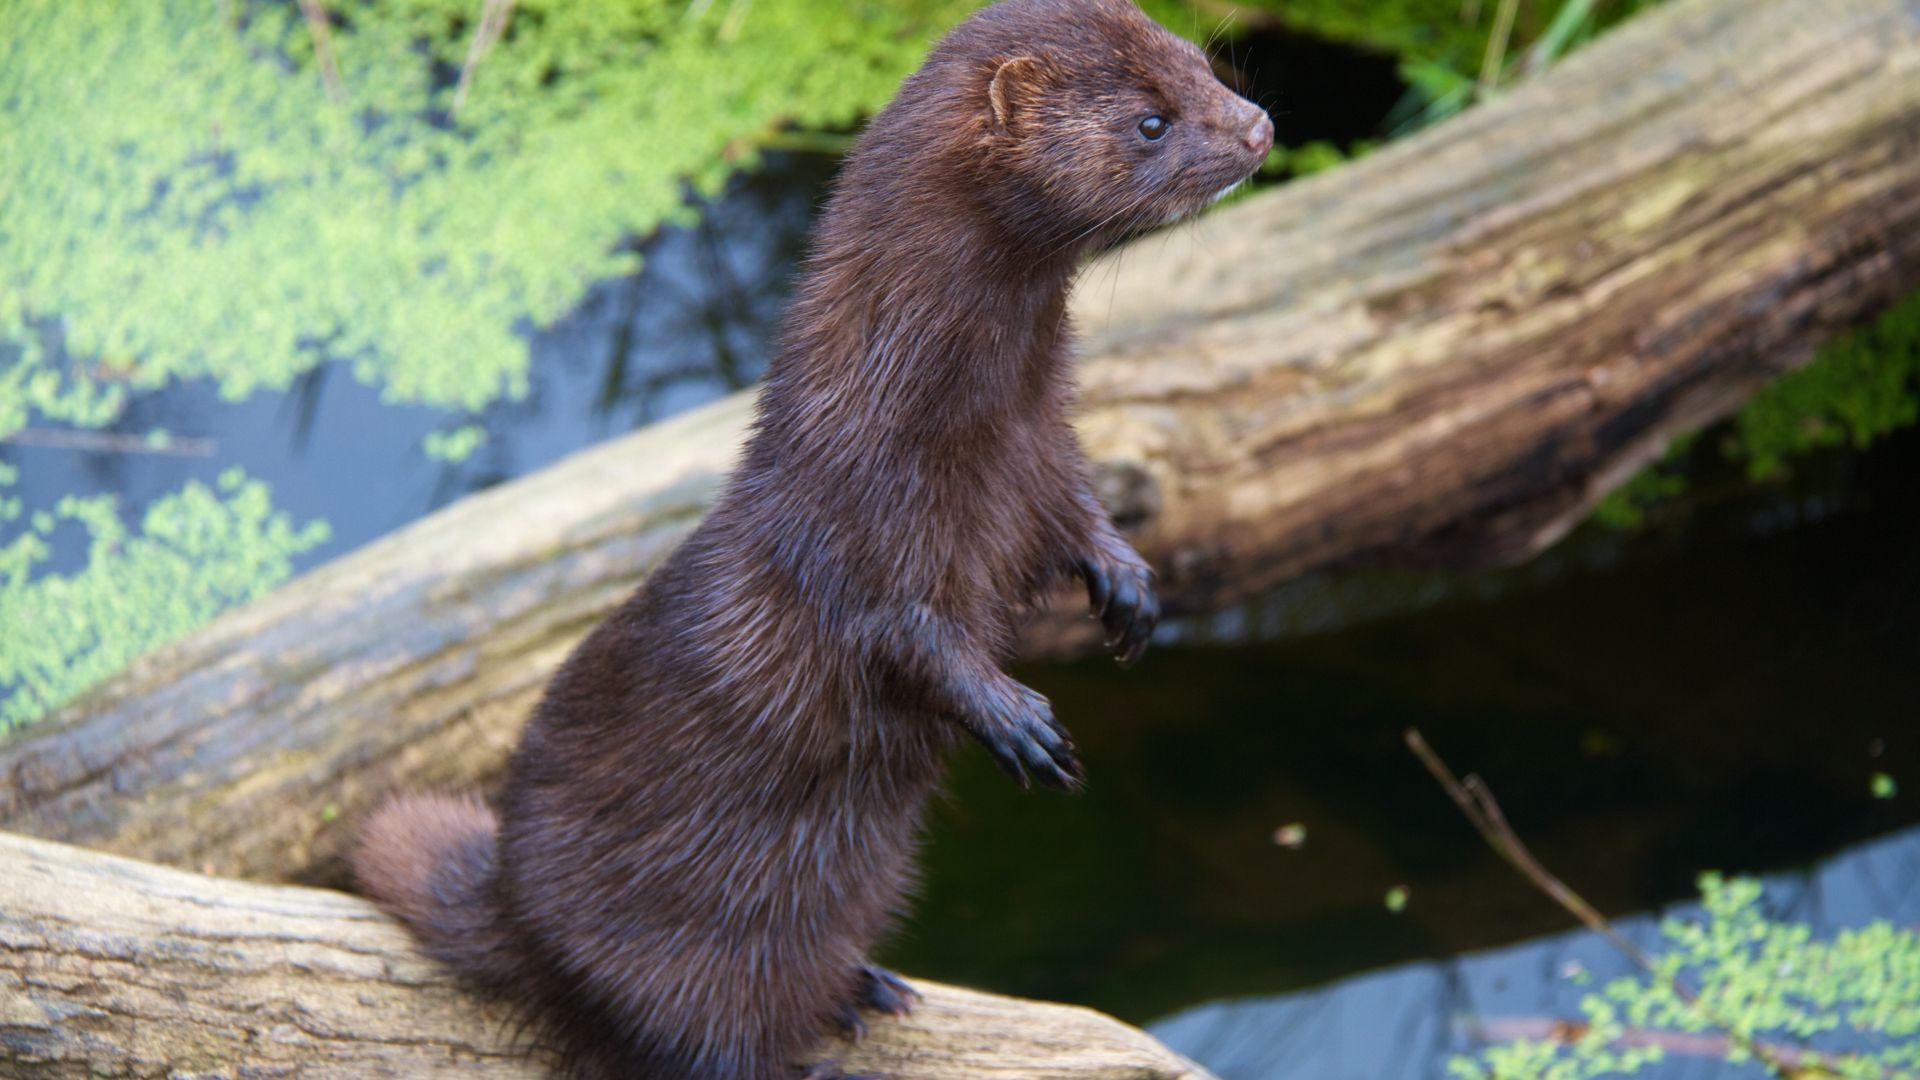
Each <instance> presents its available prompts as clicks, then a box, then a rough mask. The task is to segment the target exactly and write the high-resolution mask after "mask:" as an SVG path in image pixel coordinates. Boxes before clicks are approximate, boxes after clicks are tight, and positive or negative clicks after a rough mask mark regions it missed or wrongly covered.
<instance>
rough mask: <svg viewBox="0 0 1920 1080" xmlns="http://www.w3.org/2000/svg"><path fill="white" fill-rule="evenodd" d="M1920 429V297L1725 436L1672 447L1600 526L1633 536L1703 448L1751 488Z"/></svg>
mask: <svg viewBox="0 0 1920 1080" xmlns="http://www.w3.org/2000/svg"><path fill="white" fill-rule="evenodd" d="M1916 422H1920V293H1916V294H1914V295H1913V296H1910V297H1908V298H1907V299H1906V300H1904V301H1902V302H1901V303H1899V304H1896V305H1895V306H1894V307H1893V308H1891V309H1889V310H1888V311H1887V312H1885V313H1884V314H1882V315H1881V316H1880V317H1879V318H1878V319H1876V320H1874V321H1873V322H1871V323H1869V324H1867V325H1866V326H1863V327H1860V328H1859V329H1856V330H1854V331H1852V332H1850V333H1847V334H1844V335H1842V336H1840V337H1838V338H1836V339H1834V340H1833V341H1831V342H1829V343H1827V344H1826V345H1825V346H1823V347H1822V348H1821V349H1820V351H1819V352H1818V353H1817V354H1815V356H1814V359H1813V360H1812V361H1811V362H1810V363H1808V364H1807V365H1806V366H1805V367H1803V368H1801V369H1800V370H1798V371H1793V372H1789V373H1788V374H1786V375H1783V376H1781V377H1780V378H1778V379H1775V380H1774V381H1773V382H1771V383H1768V384H1767V385H1766V386H1765V387H1762V388H1761V390H1760V392H1759V393H1757V394H1755V395H1754V396H1753V397H1752V398H1750V399H1748V401H1747V403H1746V404H1745V405H1744V406H1742V407H1741V410H1740V411H1739V413H1737V414H1735V416H1734V418H1733V420H1732V423H1731V426H1730V429H1729V431H1728V436H1727V437H1726V438H1718V437H1716V438H1711V439H1698V438H1696V437H1695V436H1694V435H1692V434H1689V435H1686V436H1682V437H1681V438H1678V439H1675V440H1674V442H1673V445H1672V446H1671V447H1669V448H1668V451H1667V453H1666V454H1665V455H1664V456H1663V457H1662V458H1661V459H1660V460H1659V461H1658V462H1655V463H1654V464H1652V465H1649V466H1647V467H1646V468H1645V469H1642V470H1641V471H1640V472H1639V473H1637V474H1635V475H1634V477H1633V478H1632V479H1630V480H1629V481H1627V483H1625V484H1624V485H1622V486H1621V487H1619V488H1616V489H1615V490H1614V491H1612V492H1610V493H1609V494H1608V495H1607V496H1606V497H1605V498H1603V499H1602V500H1600V502H1599V503H1598V504H1596V505H1595V506H1594V509H1593V516H1594V519H1595V520H1596V521H1598V522H1599V523H1600V524H1602V525H1606V526H1609V527H1612V528H1619V529H1634V528H1638V527H1640V526H1641V525H1642V524H1644V523H1645V521H1646V518H1647V514H1648V512H1649V511H1651V510H1653V509H1654V508H1656V507H1658V506H1660V505H1662V504H1664V503H1667V502H1669V501H1671V500H1673V499H1675V498H1678V497H1679V496H1681V495H1683V494H1685V493H1686V491H1687V490H1688V474H1689V473H1690V472H1692V471H1693V469H1694V468H1695V467H1696V465H1697V464H1698V459H1697V458H1696V456H1695V455H1697V454H1700V453H1704V452H1706V450H1705V449H1704V448H1706V447H1714V448H1717V449H1716V451H1715V452H1717V453H1719V454H1721V455H1722V456H1723V457H1725V458H1726V459H1727V460H1729V461H1732V462H1735V463H1738V464H1741V465H1742V466H1743V467H1744V468H1745V471H1746V472H1747V475H1748V476H1749V477H1750V478H1751V479H1753V480H1755V481H1761V482H1765V481H1770V480H1776V479H1778V478H1780V477H1781V476H1782V475H1784V474H1785V473H1786V472H1787V471H1788V469H1789V467H1790V466H1791V464H1792V463H1793V461H1794V460H1795V459H1797V458H1802V457H1805V456H1807V455H1808V454H1811V453H1814V452H1816V451H1819V450H1824V449H1830V448H1834V447H1851V448H1853V449H1856V450H1861V449H1865V448H1867V447H1868V446H1871V445H1872V444H1873V442H1874V441H1875V440H1877V439H1880V438H1883V437H1885V436H1887V435H1891V434H1893V433H1894V432H1896V431H1900V430H1903V429H1905V428H1909V427H1912V426H1913V425H1914V424H1915V423H1916Z"/></svg>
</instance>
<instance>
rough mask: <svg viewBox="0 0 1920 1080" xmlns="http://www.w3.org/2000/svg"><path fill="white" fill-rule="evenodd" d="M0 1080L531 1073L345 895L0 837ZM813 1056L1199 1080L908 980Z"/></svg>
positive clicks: (521, 1052) (498, 1015)
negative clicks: (902, 1005)
mask: <svg viewBox="0 0 1920 1080" xmlns="http://www.w3.org/2000/svg"><path fill="white" fill-rule="evenodd" d="M0 943H4V945H5V948H0V1074H4V1075H6V1076H20V1077H25V1076H34V1077H88V1076H119V1077H156V1078H157V1077H185V1076H192V1077H198V1078H205V1080H212V1078H214V1077H240V1076H261V1077H265V1076H300V1077H310V1078H319V1077H340V1078H351V1080H369V1078H373V1077H399V1078H405V1080H416V1078H418V1080H427V1078H431V1077H440V1076H448V1077H452V1076H459V1077H498V1078H501V1080H508V1078H514V1077H525V1078H531V1077H538V1076H546V1075H548V1074H549V1072H550V1068H549V1064H550V1063H549V1062H548V1060H547V1059H545V1058H543V1057H529V1056H527V1055H526V1053H525V1046H524V1045H523V1044H516V1043H515V1042H514V1041H513V1040H514V1037H515V1036H516V1035H517V1034H518V1029H517V1027H516V1025H514V1024H513V1023H511V1021H510V1018H509V1017H508V1015H507V1013H506V1011H505V1010H504V1009H503V1008H502V1007H501V1006H500V1005H499V1004H498V1003H494V1002H485V1001H481V1000H479V999H477V998H474V997H471V996H469V995H468V994H467V993H466V992H465V991H463V990H462V989H461V988H460V987H459V986H458V985H456V984H455V983H454V982H453V981H452V980H451V979H449V978H448V977H447V976H446V975H445V974H444V973H443V971H442V969H441V968H440V967H439V965H437V964H434V963H433V962H431V961H429V960H427V959H425V958H424V957H421V956H420V955H418V954H417V953H415V952H414V951H413V948H412V945H411V944H410V939H409V938H408V937H407V935H406V933H405V931H403V930H401V929H400V928H399V927H398V926H397V925H396V924H395V923H393V922H392V921H391V920H389V919H388V918H387V917H386V916H384V915H382V914H381V913H380V912H379V911H378V910H376V909H375V908H374V907H373V906H372V905H370V904H368V903H367V902H366V901H364V900H360V899H358V898H356V897H352V896H348V895H346V894H344V893H337V892H329V891H326V890H322V889H310V888H304V887H300V886H289V885H259V884H253V883H250V882H240V881H230V880H224V879H220V878H209V877H203V876H201V875H199V874H193V873H187V872H185V871H180V870H173V869H169V868H166V867H161V866H154V865H152V864H150V863H141V862H134V861H132V860H129V859H123V858H120V857H117V856H113V855H103V854H100V853H98V852H93V851H87V850H84V849H81V848H75V847H69V846H67V845H64V844H55V843H49V842H47V841H44V840H34V839H29V838H26V837H18V836H10V835H7V834H0ZM915 985H916V986H917V987H918V988H919V989H920V991H921V993H922V994H923V995H924V998H925V1000H923V1001H922V1002H921V1004H920V1006H919V1008H918V1009H916V1010H915V1011H914V1013H913V1015H912V1016H910V1017H908V1018H906V1019H904V1020H892V1019H888V1018H883V1017H878V1016H875V1017H871V1018H869V1025H868V1027H869V1033H868V1035H867V1038H866V1039H865V1040H864V1041H863V1042H861V1043H860V1044H859V1045H858V1046H849V1045H847V1044H844V1043H828V1044H825V1045H823V1046H822V1047H821V1048H820V1057H821V1059H822V1060H827V1059H833V1060H838V1061H840V1062H842V1063H843V1065H844V1066H845V1067H846V1068H847V1069H848V1071H850V1072H856V1073H858V1072H891V1073H894V1074H896V1075H898V1076H900V1077H901V1078H902V1080H907V1078H912V1080H962V1078H964V1080H990V1078H994V1077H1001V1078H1005V1080H1014V1078H1019V1080H1030V1078H1045V1080H1209V1077H1208V1074H1207V1073H1206V1072H1205V1071H1204V1070H1202V1069H1200V1068H1198V1067H1197V1066H1195V1065H1193V1064H1192V1063H1191V1062H1188V1061H1186V1060H1185V1059H1184V1058H1181V1057H1180V1056H1179V1055H1177V1054H1174V1053H1173V1052H1172V1051H1169V1050H1168V1049H1166V1048H1165V1047H1163V1046H1161V1045H1160V1044H1159V1043H1157V1042H1155V1041H1154V1040H1153V1039H1152V1038H1151V1037H1150V1036H1148V1035H1147V1034H1146V1033H1145V1032H1142V1031H1139V1030H1136V1029H1134V1028H1131V1027H1128V1026H1127V1025H1125V1024H1122V1023H1120V1022H1119V1021H1118V1020H1114V1019H1112V1018H1110V1017H1106V1016H1102V1015H1101V1014H1099V1013H1096V1012H1093V1011H1091V1010H1088V1009H1080V1008H1074V1007H1072V1006H1067V1005H1051V1004H1046V1003H1044V1002H1036V1001H1021V1000H1018V999H1015V998H1007V997H1000V996H997V995H993V994H982V993H977V992H975V991H971V990H961V989H957V988H955V987H950V986H941V985H938V984H936V983H926V982H916V984H915Z"/></svg>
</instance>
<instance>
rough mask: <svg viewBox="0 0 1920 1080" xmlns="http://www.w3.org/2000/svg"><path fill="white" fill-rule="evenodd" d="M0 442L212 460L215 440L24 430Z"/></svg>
mask: <svg viewBox="0 0 1920 1080" xmlns="http://www.w3.org/2000/svg"><path fill="white" fill-rule="evenodd" d="M0 443H12V444H13V445H15V446H39V447H45V448H48V449H53V450H83V451H86V452H88V453H93V454H168V455H172V456H175V457H212V456H213V450H214V446H213V440H212V439H178V438H168V439H167V440H166V441H164V442H156V441H154V440H151V439H149V438H147V437H146V436H144V435H114V434H110V433H108V432H104V431H58V430H55V429H52V428H24V429H22V430H20V431H16V432H14V433H13V434H11V435H5V436H0Z"/></svg>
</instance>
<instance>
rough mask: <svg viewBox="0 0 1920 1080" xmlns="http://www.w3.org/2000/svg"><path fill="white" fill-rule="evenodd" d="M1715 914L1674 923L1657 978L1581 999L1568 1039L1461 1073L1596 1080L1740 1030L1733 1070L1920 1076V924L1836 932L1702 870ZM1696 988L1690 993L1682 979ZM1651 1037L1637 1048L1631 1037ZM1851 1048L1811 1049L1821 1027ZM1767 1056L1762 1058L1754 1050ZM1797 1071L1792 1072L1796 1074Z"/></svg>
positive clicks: (1489, 1058)
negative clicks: (1784, 919)
mask: <svg viewBox="0 0 1920 1080" xmlns="http://www.w3.org/2000/svg"><path fill="white" fill-rule="evenodd" d="M1700 891H1701V895H1702V897H1703V900H1704V903H1705V915H1706V918H1705V919H1704V920H1702V921H1693V920H1678V919H1669V920H1667V921H1666V922H1665V923H1663V924H1662V926H1661V933H1662V935H1663V937H1664V938H1665V940H1666V949H1665V951H1664V952H1663V953H1662V954H1661V955H1660V956H1659V957H1657V958H1656V960H1655V961H1654V968H1655V971H1654V973H1653V974H1652V975H1650V976H1643V977H1628V978H1621V979H1615V980H1613V981H1611V982H1609V983H1608V984H1607V985H1606V986H1604V987H1602V988H1601V989H1600V990H1599V991H1597V992H1595V993H1591V994H1588V995H1587V996H1586V997H1585V998H1584V1000H1583V1001H1582V1003H1581V1011H1582V1013H1584V1014H1585V1024H1584V1026H1583V1027H1582V1029H1581V1030H1580V1032H1579V1034H1578V1037H1576V1038H1573V1039H1571V1040H1567V1041H1556V1040H1520V1041H1516V1042H1512V1043H1507V1044H1504V1045H1501V1046H1496V1047H1493V1048H1491V1049H1489V1050H1486V1051H1485V1052H1483V1053H1481V1054H1480V1055H1478V1056H1477V1057H1474V1058H1455V1059H1454V1060H1453V1061H1452V1062H1450V1063H1449V1071H1450V1072H1451V1074H1452V1075H1453V1076H1456V1077H1459V1078H1461V1080H1588V1078H1590V1077H1602V1076H1622V1075H1632V1074H1633V1073H1635V1072H1638V1071H1639V1070H1640V1069H1641V1068H1643V1067H1644V1066H1646V1065H1648V1064H1650V1063H1652V1062H1655V1061H1659V1060H1661V1059H1662V1057H1663V1056H1664V1050H1663V1048H1662V1047H1661V1045H1660V1044H1659V1042H1658V1040H1657V1039H1649V1038H1646V1036H1649V1035H1652V1034H1655V1033H1659V1032H1682V1033H1689V1034H1701V1033H1705V1034H1724V1035H1727V1036H1730V1038H1729V1039H1728V1049H1727V1051H1726V1053H1725V1055H1724V1057H1725V1060H1726V1063H1727V1065H1728V1066H1729V1068H1730V1069H1735V1070H1737V1072H1730V1073H1729V1074H1728V1075H1749V1076H1809V1077H1810V1076H1830V1077H1844V1078H1847V1080H1894V1078H1896V1077H1909V1078H1910V1077H1913V1076H1915V1075H1920V934H1916V933H1914V932H1913V931H1911V930H1902V929H1898V928H1895V927H1894V926H1892V925H1891V924H1889V923H1886V922H1875V923H1873V924H1871V925H1868V926H1866V927H1863V928H1860V929H1858V930H1848V931H1844V932H1842V933H1840V934H1838V935H1837V936H1835V937H1834V938H1833V940H1831V941H1815V940H1813V934H1812V931H1811V930H1810V929H1809V928H1808V927H1806V926H1804V925H1799V924H1794V923H1781V922H1775V921H1772V920H1770V919H1768V918H1766V917H1765V916H1764V915H1762V914H1761V911H1760V898H1761V886H1760V883H1759V882H1757V881H1754V880H1751V879H1746V878H1735V879H1731V880H1727V879H1723V878H1721V877H1720V876H1719V875H1717V874H1707V875H1704V876H1702V878H1701V879H1700ZM1676 980H1677V981H1679V982H1680V983H1682V984H1684V985H1686V986H1688V987H1691V995H1692V1000H1689V999H1688V997H1685V996H1682V994H1681V993H1680V992H1678V991H1677V990H1676V988H1675V983H1676ZM1630 1033H1633V1034H1636V1035H1638V1036H1641V1038H1639V1039H1637V1040H1635V1041H1636V1042H1638V1043H1640V1044H1641V1045H1626V1044H1625V1043H1624V1042H1623V1040H1624V1039H1625V1038H1626V1037H1627V1036H1628V1035H1629V1034H1630ZM1816 1036H1825V1037H1830V1038H1831V1037H1845V1038H1847V1039H1849V1040H1850V1041H1851V1044H1852V1045H1851V1047H1850V1048H1848V1049H1845V1050H1844V1051H1838V1052H1832V1053H1828V1054H1825V1055H1821V1056H1819V1057H1812V1058H1802V1057H1801V1056H1800V1054H1799V1053H1798V1051H1797V1050H1796V1049H1794V1048H1795V1047H1797V1046H1798V1044H1799V1043H1801V1042H1803V1041H1804V1040H1807V1039H1810V1038H1813V1037H1816ZM1756 1055H1758V1057H1756ZM1789 1070H1795V1071H1789Z"/></svg>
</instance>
